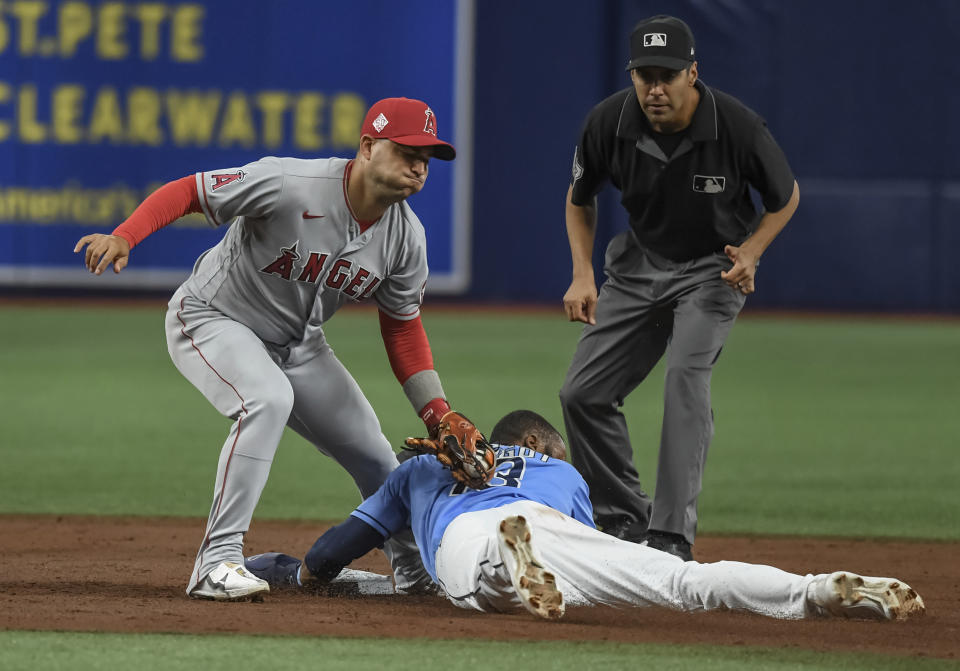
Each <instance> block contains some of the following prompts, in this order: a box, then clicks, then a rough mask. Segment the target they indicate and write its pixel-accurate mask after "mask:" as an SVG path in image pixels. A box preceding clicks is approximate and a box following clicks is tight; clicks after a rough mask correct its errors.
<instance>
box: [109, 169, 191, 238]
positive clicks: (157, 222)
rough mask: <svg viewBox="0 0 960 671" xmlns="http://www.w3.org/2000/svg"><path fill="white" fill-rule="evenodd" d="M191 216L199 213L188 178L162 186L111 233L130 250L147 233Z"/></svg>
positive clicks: (189, 177) (189, 176)
mask: <svg viewBox="0 0 960 671" xmlns="http://www.w3.org/2000/svg"><path fill="white" fill-rule="evenodd" d="M191 212H200V197H199V196H198V195H197V186H196V178H195V177H194V176H193V175H188V176H187V177H181V178H180V179H177V180H174V181H172V182H169V183H167V184H164V185H163V186H161V187H160V188H159V189H157V190H156V191H154V192H153V193H151V194H150V195H149V196H147V199H146V200H144V201H143V202H142V203H140V205H139V206H138V207H137V209H135V210H134V211H133V214H131V215H130V216H129V217H128V218H127V220H126V221H125V222H123V223H122V224H120V225H119V226H117V227H116V228H115V229H114V231H113V235H119V236H120V237H121V238H123V239H124V240H126V241H127V242H129V243H130V248H131V249H132V248H133V247H134V246H135V245H136V244H137V243H139V242H141V241H142V240H143V239H144V238H145V237H147V236H148V235H150V234H151V233H155V232H157V231H159V230H160V229H161V228H163V227H164V226H166V225H167V224H170V223H173V222H174V221H176V220H177V219H179V218H180V217H182V216H183V215H185V214H189V213H191Z"/></svg>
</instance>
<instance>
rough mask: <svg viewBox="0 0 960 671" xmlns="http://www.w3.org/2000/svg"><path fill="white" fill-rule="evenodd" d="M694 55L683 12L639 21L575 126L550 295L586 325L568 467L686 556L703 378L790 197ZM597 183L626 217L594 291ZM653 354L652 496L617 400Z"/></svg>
mask: <svg viewBox="0 0 960 671" xmlns="http://www.w3.org/2000/svg"><path fill="white" fill-rule="evenodd" d="M694 53H695V48H694V41H693V34H692V33H691V32H690V29H689V28H688V27H687V25H686V24H685V23H684V22H683V21H680V20H679V19H676V18H673V17H669V16H655V17H652V18H650V19H646V20H644V21H641V22H640V23H639V24H637V26H636V28H635V29H634V31H633V35H632V37H631V40H630V54H631V60H630V62H629V63H628V64H627V70H628V71H629V72H630V77H631V80H632V83H633V86H632V87H629V88H626V89H624V90H622V91H619V92H617V93H615V94H613V95H612V96H610V97H609V98H607V99H606V100H604V101H602V102H601V103H600V104H598V105H597V106H596V107H594V109H593V110H592V111H591V112H590V114H589V116H588V117H587V120H586V122H585V124H584V128H583V133H582V135H581V137H580V142H579V143H578V145H577V148H576V152H575V154H574V164H573V178H572V180H571V183H570V188H569V190H568V192H567V205H566V223H567V234H568V237H569V240H570V249H571V252H572V256H573V281H572V282H571V284H570V288H569V289H568V290H567V293H566V295H565V296H564V297H563V302H564V307H565V309H566V312H567V317H568V318H569V319H570V320H571V321H581V322H585V323H586V324H587V326H586V327H584V330H583V335H582V336H581V338H580V342H579V344H578V345H577V351H576V353H575V354H574V357H573V362H572V363H571V364H570V369H569V371H568V372H567V378H566V380H565V381H564V384H563V388H562V389H561V392H560V399H561V403H562V405H563V415H564V421H565V423H566V428H567V438H568V439H569V441H570V448H571V454H572V457H573V464H574V465H575V466H576V467H577V468H578V469H579V470H580V472H581V473H582V474H583V476H584V478H585V479H586V481H587V483H588V484H589V486H590V497H591V500H592V502H593V506H594V510H595V513H596V516H597V524H598V526H600V527H602V528H603V530H604V531H606V532H608V533H611V534H613V535H615V536H617V537H619V538H624V539H627V540H632V541H635V542H642V541H644V540H646V541H647V542H649V544H650V545H651V546H652V547H655V548H658V549H661V550H665V551H667V552H670V553H672V554H675V555H677V556H679V557H682V558H684V559H691V558H692V551H691V547H690V546H691V544H692V543H693V541H694V535H695V533H696V528H697V497H698V496H699V494H700V487H701V480H702V476H703V468H704V462H705V461H706V456H707V448H708V446H709V445H710V440H711V438H712V436H713V413H712V410H711V408H710V375H711V372H712V370H713V366H714V364H715V363H716V362H717V358H718V357H719V356H720V351H721V349H722V348H723V344H724V342H725V341H726V338H727V335H728V334H729V332H730V329H731V327H732V326H733V322H734V320H735V319H736V318H737V315H738V314H739V313H740V310H741V308H742V307H743V304H744V301H745V299H746V296H747V294H750V293H752V292H753V291H754V278H755V272H756V267H757V263H758V261H759V259H760V255H761V254H762V253H763V252H764V250H765V249H766V248H767V246H768V245H769V244H770V243H771V242H772V241H773V239H774V238H775V237H776V236H777V234H778V233H779V232H780V230H781V229H782V228H783V227H784V226H785V225H786V224H787V222H788V221H789V220H790V217H791V216H792V215H793V213H794V211H795V210H796V208H797V202H798V200H799V192H798V189H797V183H796V181H795V180H794V178H793V173H792V172H791V170H790V166H789V165H788V164H787V161H786V158H784V155H783V152H782V151H781V150H780V148H779V147H778V146H777V143H776V142H775V141H774V140H773V138H772V137H771V135H770V133H769V131H768V130H767V127H766V124H765V123H764V121H763V119H761V118H760V117H759V116H757V115H756V114H755V113H754V112H752V111H751V110H749V109H747V108H746V107H745V106H744V105H743V104H742V103H740V102H739V101H738V100H736V99H735V98H733V97H732V96H729V95H727V94H725V93H723V92H721V91H717V90H715V89H711V88H708V87H707V86H705V85H704V84H703V83H702V82H701V81H700V80H699V79H698V76H697V63H696V61H695V60H694ZM607 181H609V182H611V183H612V184H613V185H614V186H615V187H616V188H617V189H619V190H620V192H621V202H622V203H623V205H624V207H625V208H626V210H627V212H628V213H629V215H630V229H629V230H628V231H627V232H626V233H623V234H621V235H619V236H617V237H615V238H614V239H613V240H612V241H611V242H610V244H609V246H608V247H607V253H606V266H605V271H606V274H607V280H606V282H605V283H604V284H603V287H602V288H601V290H600V293H599V295H598V294H597V288H596V284H595V281H594V276H593V265H592V262H591V253H592V251H593V240H594V232H595V230H596V221H597V207H596V194H597V192H599V191H600V189H601V188H602V187H603V185H604V183H605V182H607ZM751 187H752V188H754V189H755V190H756V191H757V192H758V193H759V194H760V197H761V198H762V199H763V205H764V207H765V209H766V212H765V213H763V214H762V215H761V214H758V213H757V212H756V210H755V209H754V206H753V203H752V202H751V198H750V193H749V190H750V188H751ZM668 345H669V351H668ZM664 352H667V365H666V379H665V387H664V410H663V429H662V433H661V438H660V453H659V465H658V471H657V485H656V498H655V499H654V500H653V502H652V505H651V501H650V497H648V496H647V494H646V493H645V492H644V491H643V489H642V488H641V485H640V480H639V477H638V474H637V471H636V469H635V468H634V465H633V450H632V448H631V446H630V438H629V436H628V435H627V424H626V421H625V420H624V417H623V415H622V414H621V413H620V411H619V407H620V406H621V405H623V400H624V398H626V396H627V395H628V394H629V393H630V392H631V391H633V389H634V388H636V386H637V385H638V384H640V383H641V382H642V381H643V380H644V378H646V376H647V374H648V373H649V372H650V371H651V370H652V369H653V367H654V366H655V365H656V363H657V361H659V360H660V358H661V357H662V356H663V355H664ZM648 525H649V526H648Z"/></svg>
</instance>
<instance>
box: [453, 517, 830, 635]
mask: <svg viewBox="0 0 960 671" xmlns="http://www.w3.org/2000/svg"><path fill="white" fill-rule="evenodd" d="M511 515H523V516H524V517H525V518H526V519H527V522H528V524H529V526H530V533H531V540H530V544H531V545H532V546H533V548H534V551H535V553H536V555H537V556H538V557H539V559H540V560H541V561H542V562H543V564H544V566H545V567H546V568H547V570H548V571H550V572H551V573H553V574H554V575H555V576H556V579H557V588H558V589H559V590H560V591H561V592H562V593H563V597H564V601H565V602H566V603H567V604H568V605H571V606H575V605H597V606H599V605H603V606H612V607H615V608H620V607H627V606H634V607H644V606H663V607H666V608H671V609H673V610H681V611H697V610H714V609H717V608H727V609H730V610H742V611H750V612H753V613H759V614H761V615H767V616H769V617H775V618H781V619H801V618H804V617H806V616H807V598H806V595H807V586H808V585H809V584H810V582H811V581H812V580H813V579H814V576H812V575H806V576H801V575H796V574H793V573H787V572H786V571H781V570H780V569H777V568H773V567H772V566H763V565H759V564H744V563H741V562H732V561H721V562H716V563H712V564H701V563H698V562H695V561H691V562H684V561H683V560H682V559H679V558H677V557H674V556H673V555H671V554H667V553H665V552H660V551H659V550H654V549H652V548H648V547H647V546H645V545H637V544H636V543H629V542H627V541H622V540H620V539H618V538H614V537H613V536H610V535H608V534H604V533H602V532H600V531H597V530H596V529H593V528H590V527H588V526H586V525H584V524H582V523H580V522H578V521H577V520H575V519H573V518H571V517H568V516H567V515H564V514H563V513H560V512H558V511H556V510H553V509H552V508H548V507H546V506H544V505H541V504H539V503H536V502H533V501H519V502H516V503H511V504H509V505H505V506H500V507H498V508H491V509H489V510H484V511H480V512H471V513H464V514H463V515H460V516H458V517H457V518H456V519H455V520H454V521H453V522H451V523H450V526H448V527H447V530H446V532H445V533H444V535H443V541H442V542H441V543H440V547H439V549H438V550H437V557H436V560H437V561H436V568H437V578H438V580H439V581H440V585H441V587H443V589H444V590H445V591H446V593H447V598H448V599H449V600H450V601H452V602H453V603H454V604H456V605H457V606H460V607H461V608H472V609H476V610H481V611H487V612H491V611H493V612H506V611H510V610H514V609H517V608H523V606H522V605H521V603H520V600H519V599H518V597H517V595H516V592H515V591H514V589H513V585H512V583H511V581H510V575H509V573H508V569H507V568H506V566H505V565H504V562H503V560H502V559H501V557H500V550H499V543H498V537H497V530H498V528H499V525H500V521H501V520H503V519H504V518H505V517H509V516H511Z"/></svg>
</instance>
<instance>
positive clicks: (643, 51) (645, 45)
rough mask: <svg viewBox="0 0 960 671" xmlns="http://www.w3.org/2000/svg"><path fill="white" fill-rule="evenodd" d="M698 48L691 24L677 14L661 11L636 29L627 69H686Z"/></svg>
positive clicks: (632, 37) (632, 38) (631, 41)
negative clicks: (675, 15)
mask: <svg viewBox="0 0 960 671" xmlns="http://www.w3.org/2000/svg"><path fill="white" fill-rule="evenodd" d="M695 51H696V45H695V44H694V41H693V33H692V32H691V31H690V27H689V26H688V25H687V24H686V23H684V22H683V21H681V20H680V19H678V18H676V17H673V16H666V15H664V14H658V15H657V16H652V17H650V18H649V19H644V20H643V21H641V22H640V23H638V24H637V25H636V27H635V28H634V29H633V34H632V35H630V62H629V63H627V71H628V72H629V71H630V70H634V69H636V68H642V67H659V68H667V69H668V70H686V69H687V68H688V67H690V64H691V63H693V61H694V55H695Z"/></svg>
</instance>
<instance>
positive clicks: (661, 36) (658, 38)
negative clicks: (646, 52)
mask: <svg viewBox="0 0 960 671" xmlns="http://www.w3.org/2000/svg"><path fill="white" fill-rule="evenodd" d="M643 46H645V47H665V46H667V34H666V33H647V34H646V35H644V36H643Z"/></svg>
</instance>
